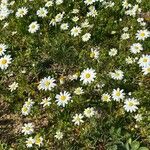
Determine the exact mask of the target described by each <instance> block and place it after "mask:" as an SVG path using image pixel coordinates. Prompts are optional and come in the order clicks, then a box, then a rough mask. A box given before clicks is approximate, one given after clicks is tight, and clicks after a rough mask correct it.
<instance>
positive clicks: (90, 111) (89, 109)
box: [84, 107, 95, 118]
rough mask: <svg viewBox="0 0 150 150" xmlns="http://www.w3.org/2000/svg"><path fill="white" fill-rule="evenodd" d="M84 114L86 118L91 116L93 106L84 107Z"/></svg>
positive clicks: (92, 114)
mask: <svg viewBox="0 0 150 150" xmlns="http://www.w3.org/2000/svg"><path fill="white" fill-rule="evenodd" d="M84 115H85V116H86V117H88V118H91V117H93V116H94V115H95V111H94V108H93V107H91V108H86V109H85V110H84Z"/></svg>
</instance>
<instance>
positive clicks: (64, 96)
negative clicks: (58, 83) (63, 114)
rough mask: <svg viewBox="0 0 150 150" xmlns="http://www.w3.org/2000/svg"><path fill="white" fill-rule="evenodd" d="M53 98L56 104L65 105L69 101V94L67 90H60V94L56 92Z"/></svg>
mask: <svg viewBox="0 0 150 150" xmlns="http://www.w3.org/2000/svg"><path fill="white" fill-rule="evenodd" d="M55 98H56V102H57V105H58V106H63V107H65V105H66V104H68V102H69V101H70V99H71V96H70V93H69V92H66V91H64V92H60V94H57V95H56V96H55Z"/></svg>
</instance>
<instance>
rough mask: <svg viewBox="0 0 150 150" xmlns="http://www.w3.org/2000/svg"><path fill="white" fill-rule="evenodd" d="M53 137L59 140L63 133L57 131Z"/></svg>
mask: <svg viewBox="0 0 150 150" xmlns="http://www.w3.org/2000/svg"><path fill="white" fill-rule="evenodd" d="M54 137H55V138H56V139H58V140H61V139H62V138H63V133H62V132H60V131H57V132H56V134H55V136H54Z"/></svg>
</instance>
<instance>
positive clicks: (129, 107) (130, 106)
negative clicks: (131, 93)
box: [123, 98, 139, 113]
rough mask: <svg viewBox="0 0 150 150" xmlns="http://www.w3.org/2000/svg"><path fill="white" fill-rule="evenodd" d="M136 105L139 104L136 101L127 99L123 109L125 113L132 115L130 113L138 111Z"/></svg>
mask: <svg viewBox="0 0 150 150" xmlns="http://www.w3.org/2000/svg"><path fill="white" fill-rule="evenodd" d="M137 105H139V102H138V101H137V99H135V98H129V99H126V100H125V102H124V106H123V107H124V109H125V110H126V111H127V112H131V113H132V112H135V111H136V110H137V109H138V107H137Z"/></svg>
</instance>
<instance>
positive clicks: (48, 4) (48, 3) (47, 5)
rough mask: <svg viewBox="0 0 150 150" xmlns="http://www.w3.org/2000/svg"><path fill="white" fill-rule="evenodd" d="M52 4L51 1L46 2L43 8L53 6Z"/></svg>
mask: <svg viewBox="0 0 150 150" xmlns="http://www.w3.org/2000/svg"><path fill="white" fill-rule="evenodd" d="M53 4H54V2H53V1H52V0H51V1H47V2H46V4H45V7H50V6H53Z"/></svg>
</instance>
